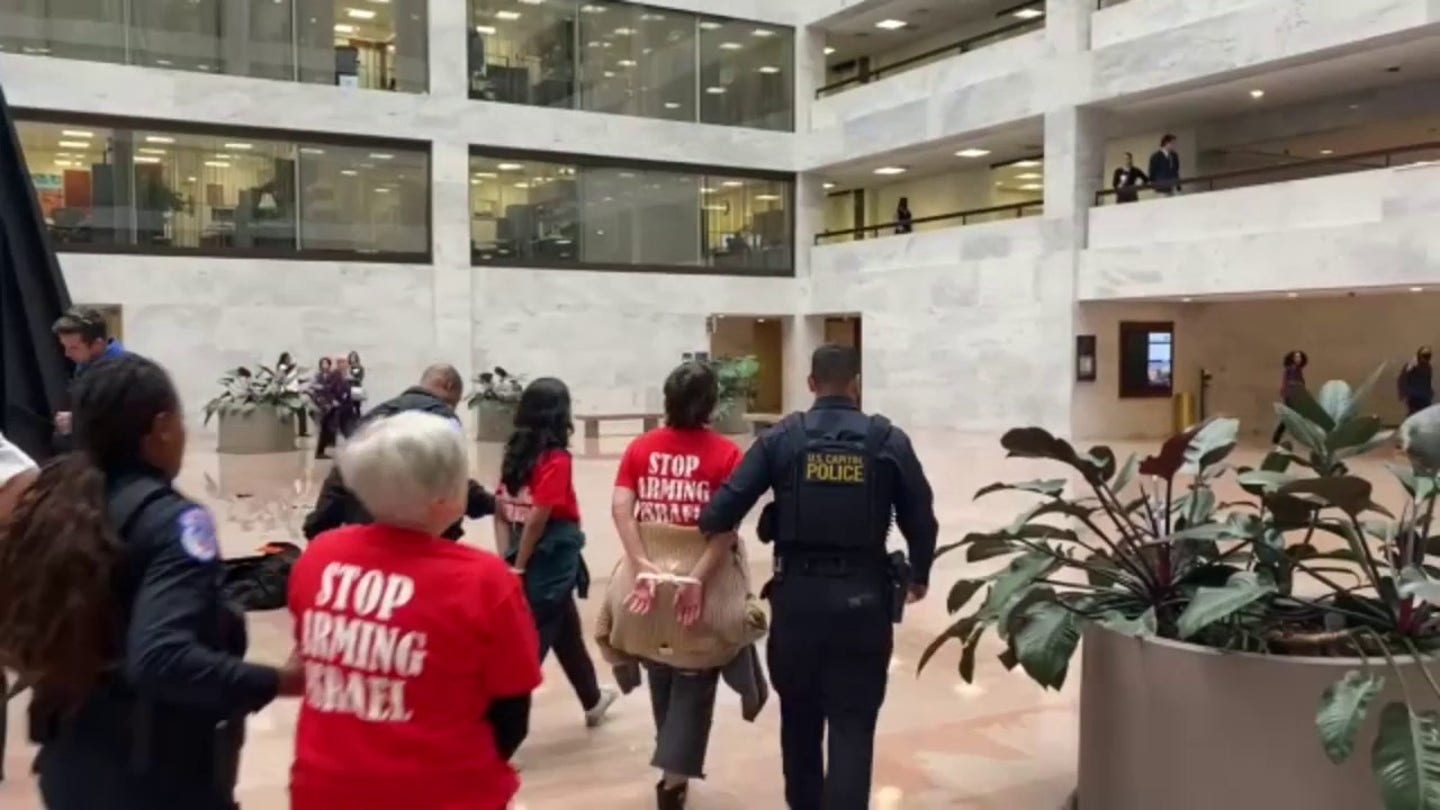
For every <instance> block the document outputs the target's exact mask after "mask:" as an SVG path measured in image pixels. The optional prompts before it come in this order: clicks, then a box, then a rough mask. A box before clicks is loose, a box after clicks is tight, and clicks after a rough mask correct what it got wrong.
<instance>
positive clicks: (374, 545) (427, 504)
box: [290, 412, 540, 810]
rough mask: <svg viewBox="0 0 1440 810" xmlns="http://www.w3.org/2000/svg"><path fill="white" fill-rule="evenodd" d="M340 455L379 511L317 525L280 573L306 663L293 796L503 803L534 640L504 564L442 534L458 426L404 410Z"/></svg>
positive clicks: (459, 497)
mask: <svg viewBox="0 0 1440 810" xmlns="http://www.w3.org/2000/svg"><path fill="white" fill-rule="evenodd" d="M338 463H339V466H340V474H341V476H342V477H343V478H344V480H345V484H346V486H347V487H348V488H349V489H350V490H351V491H352V492H354V493H355V496H356V497H357V498H359V500H360V502H361V503H362V504H363V505H364V506H365V509H366V511H368V512H369V513H370V514H371V515H373V516H374V518H375V522H374V523H373V524H371V525H367V526H348V527H345V528H341V529H336V530H334V531H331V532H326V533H325V534H322V535H320V536H319V537H317V538H315V540H314V541H313V542H312V543H311V544H310V547H309V548H308V549H307V550H306V551H305V554H304V555H303V556H302V557H301V558H300V561H299V562H298V563H297V564H296V566H295V570H294V572H293V573H292V574H291V578H290V611H291V613H292V614H293V615H294V617H295V635H296V654H297V655H299V656H300V657H301V658H302V659H303V660H304V662H305V700H304V703H303V704H302V708H301V711H300V727H299V731H298V733H297V737H296V744H295V765H294V768H293V770H292V773H291V800H292V806H293V807H294V808H295V810H322V808H323V809H324V810H330V809H331V808H337V807H344V808H346V809H347V810H370V808H374V809H375V810H380V809H381V808H385V810H390V809H391V808H395V807H409V808H414V810H471V809H472V808H473V810H501V809H502V808H504V807H506V806H508V804H509V803H510V800H511V799H512V798H513V797H514V795H515V792H516V791H517V790H518V788H519V779H518V778H517V777H516V775H515V771H514V769H513V768H511V767H510V765H509V759H510V756H511V755H512V754H513V753H514V752H515V749H516V748H517V747H519V745H520V742H521V741H522V740H523V739H524V737H525V733H526V730H527V728H528V723H529V714H530V694H531V692H533V691H534V690H535V688H536V687H538V686H539V685H540V662H539V655H538V651H539V646H540V645H539V640H538V638H537V637H536V634H535V625H534V622H533V621H532V620H531V618H530V611H529V608H528V607H527V605H526V602H525V594H524V589H523V587H522V586H521V584H520V580H519V579H518V578H517V577H516V576H515V575H514V574H512V573H511V572H510V571H509V569H508V567H507V566H506V565H505V563H504V562H502V561H501V560H500V559H499V558H498V557H496V556H494V555H492V554H489V553H487V552H484V551H481V550H479V549H475V548H471V547H468V546H463V545H459V544H456V543H452V542H450V541H448V540H445V539H444V538H443V537H442V536H441V535H442V534H443V533H444V532H445V530H446V529H447V528H449V527H450V526H451V525H452V524H454V523H455V522H456V521H457V520H459V519H460V518H461V517H462V516H464V514H465V505H466V496H467V491H468V482H469V480H470V475H469V470H468V456H467V454H466V446H465V440H464V436H463V435H462V433H461V432H460V430H459V429H458V428H457V427H456V426H455V424H454V423H453V422H451V421H450V420H447V419H443V418H441V417H438V416H435V415H432V414H427V413H419V412H406V413H401V414H397V415H395V416H392V417H389V418H387V419H381V420H378V421H375V422H373V423H371V424H369V425H367V426H366V427H365V428H364V429H363V430H362V431H361V432H360V433H359V434H358V435H357V436H356V437H355V438H354V439H352V440H351V441H350V443H349V444H347V445H346V446H345V448H344V449H343V450H342V451H341V453H340V457H339V460H338Z"/></svg>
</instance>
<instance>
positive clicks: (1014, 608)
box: [995, 585, 1059, 638]
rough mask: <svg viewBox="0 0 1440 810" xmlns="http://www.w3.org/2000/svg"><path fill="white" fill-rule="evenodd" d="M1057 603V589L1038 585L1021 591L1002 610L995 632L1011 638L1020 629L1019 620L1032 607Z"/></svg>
mask: <svg viewBox="0 0 1440 810" xmlns="http://www.w3.org/2000/svg"><path fill="white" fill-rule="evenodd" d="M1057 601H1059V600H1058V599H1057V598H1056V596H1055V589H1054V588H1051V587H1050V586H1048V585H1037V586H1035V587H1033V588H1026V589H1025V590H1022V591H1019V592H1018V593H1016V594H1015V595H1014V596H1012V597H1010V601H1008V602H1006V603H1005V604H1004V605H1003V606H1002V607H1001V608H1000V617H999V619H998V620H997V621H996V622H995V630H996V632H998V633H999V634H1000V635H1001V636H1004V637H1005V638H1009V637H1010V636H1012V635H1014V634H1015V631H1016V630H1018V629H1019V626H1018V621H1017V620H1018V619H1020V617H1022V616H1024V615H1025V613H1026V611H1028V610H1029V609H1030V606H1031V605H1034V604H1038V603H1041V602H1057Z"/></svg>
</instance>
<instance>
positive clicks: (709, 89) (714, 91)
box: [705, 87, 725, 96]
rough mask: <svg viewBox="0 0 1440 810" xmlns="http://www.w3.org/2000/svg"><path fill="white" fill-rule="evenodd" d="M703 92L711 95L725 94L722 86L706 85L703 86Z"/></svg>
mask: <svg viewBox="0 0 1440 810" xmlns="http://www.w3.org/2000/svg"><path fill="white" fill-rule="evenodd" d="M705 92H707V93H709V94H710V95H712V96H723V95H725V88H723V87H707V88H705Z"/></svg>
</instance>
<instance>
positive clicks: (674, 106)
mask: <svg viewBox="0 0 1440 810" xmlns="http://www.w3.org/2000/svg"><path fill="white" fill-rule="evenodd" d="M665 109H667V110H678V109H680V102H678V101H667V102H665Z"/></svg>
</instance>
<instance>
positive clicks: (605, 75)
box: [602, 70, 615, 79]
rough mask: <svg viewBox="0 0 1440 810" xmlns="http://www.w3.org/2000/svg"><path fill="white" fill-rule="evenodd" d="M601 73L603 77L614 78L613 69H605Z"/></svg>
mask: <svg viewBox="0 0 1440 810" xmlns="http://www.w3.org/2000/svg"><path fill="white" fill-rule="evenodd" d="M602 75H603V76H604V77H605V78H607V79H613V78H615V71H613V70H607V71H605V72H604V73H603V74H602Z"/></svg>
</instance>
